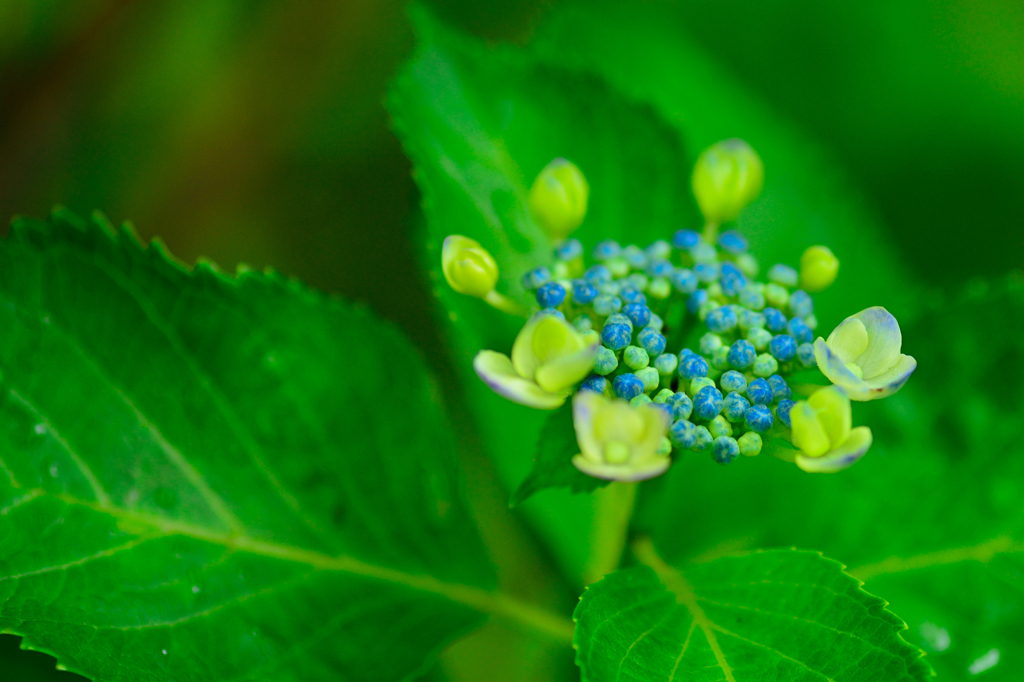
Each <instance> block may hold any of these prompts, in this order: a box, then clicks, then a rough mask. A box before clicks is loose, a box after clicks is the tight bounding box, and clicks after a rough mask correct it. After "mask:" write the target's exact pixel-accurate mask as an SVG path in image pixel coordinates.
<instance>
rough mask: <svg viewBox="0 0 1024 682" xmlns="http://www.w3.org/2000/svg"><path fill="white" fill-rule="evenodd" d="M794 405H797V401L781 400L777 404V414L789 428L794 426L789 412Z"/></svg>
mask: <svg viewBox="0 0 1024 682" xmlns="http://www.w3.org/2000/svg"><path fill="white" fill-rule="evenodd" d="M794 405H796V402H794V401H792V400H780V401H779V404H778V405H776V406H775V416H777V417H778V418H779V421H780V422H782V423H783V424H785V425H786V428H787V429H791V428H793V423H792V422H791V421H790V420H789V412H790V410H792V409H793V406H794Z"/></svg>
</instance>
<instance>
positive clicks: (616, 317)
mask: <svg viewBox="0 0 1024 682" xmlns="http://www.w3.org/2000/svg"><path fill="white" fill-rule="evenodd" d="M604 324H605V326H606V327H607V326H608V325H610V324H624V325H626V326H627V327H629V331H630V332H632V331H633V320H631V319H629V317H627V316H626V315H624V314H622V313H612V314H611V315H609V316H608V319H607V320H605V321H604Z"/></svg>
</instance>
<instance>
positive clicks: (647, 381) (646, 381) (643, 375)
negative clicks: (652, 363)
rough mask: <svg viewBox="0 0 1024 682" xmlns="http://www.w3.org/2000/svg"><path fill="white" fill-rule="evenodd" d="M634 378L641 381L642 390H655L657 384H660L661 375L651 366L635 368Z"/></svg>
mask: <svg viewBox="0 0 1024 682" xmlns="http://www.w3.org/2000/svg"><path fill="white" fill-rule="evenodd" d="M636 378H637V379H639V380H640V381H641V382H643V385H644V390H645V391H647V392H651V391H655V390H657V388H658V385H659V384H661V375H660V374H658V370H656V369H654V368H653V367H644V368H643V369H641V370H637V373H636Z"/></svg>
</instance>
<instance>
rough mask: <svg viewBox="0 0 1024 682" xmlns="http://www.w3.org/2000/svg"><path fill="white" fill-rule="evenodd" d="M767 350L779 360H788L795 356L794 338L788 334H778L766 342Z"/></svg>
mask: <svg viewBox="0 0 1024 682" xmlns="http://www.w3.org/2000/svg"><path fill="white" fill-rule="evenodd" d="M768 352H769V353H771V354H772V355H774V356H775V359H776V360H778V361H779V362H789V361H790V360H792V359H793V358H795V357H796V339H794V338H793V337H792V336H790V335H789V334H779V335H778V336H776V337H775V338H773V339H772V340H771V341H770V342H769V343H768Z"/></svg>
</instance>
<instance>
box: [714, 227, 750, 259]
mask: <svg viewBox="0 0 1024 682" xmlns="http://www.w3.org/2000/svg"><path fill="white" fill-rule="evenodd" d="M718 245H719V246H721V247H722V250H723V251H727V252H729V253H731V254H733V255H737V254H741V253H743V252H744V251H746V250H747V249H748V248H749V245H748V244H747V240H746V239H744V237H743V235H741V234H740V233H739V232H737V231H736V230H726V231H725V232H723V233H722V234H720V235H718Z"/></svg>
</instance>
